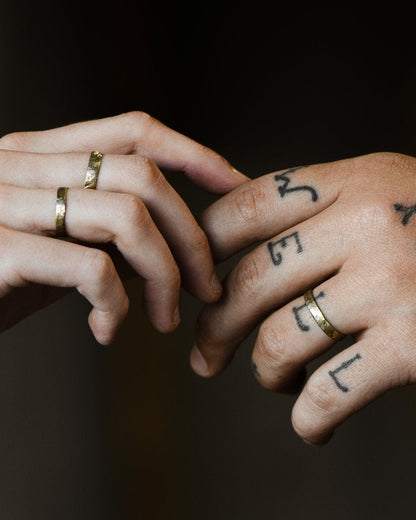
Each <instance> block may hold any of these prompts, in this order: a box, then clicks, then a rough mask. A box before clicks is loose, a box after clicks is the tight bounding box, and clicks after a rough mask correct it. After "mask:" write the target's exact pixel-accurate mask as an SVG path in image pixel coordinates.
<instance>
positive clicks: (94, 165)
mask: <svg viewBox="0 0 416 520" xmlns="http://www.w3.org/2000/svg"><path fill="white" fill-rule="evenodd" d="M102 160H103V154H102V153H101V152H97V151H95V150H94V151H93V152H91V155H90V160H89V163H88V168H87V174H86V176H85V182H84V188H85V189H91V190H95V188H96V187H97V181H98V174H99V173H100V168H101V161H102Z"/></svg>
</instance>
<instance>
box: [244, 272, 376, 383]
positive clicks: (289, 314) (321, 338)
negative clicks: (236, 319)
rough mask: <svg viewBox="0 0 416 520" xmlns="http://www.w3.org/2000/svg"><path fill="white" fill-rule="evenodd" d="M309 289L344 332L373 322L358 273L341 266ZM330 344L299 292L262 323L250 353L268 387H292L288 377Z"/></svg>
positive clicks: (356, 330)
mask: <svg viewBox="0 0 416 520" xmlns="http://www.w3.org/2000/svg"><path fill="white" fill-rule="evenodd" d="M313 293H314V297H315V300H316V302H317V304H318V305H319V308H320V309H321V310H322V312H323V314H324V316H325V317H326V318H327V319H328V321H329V322H330V323H331V325H332V326H333V327H334V328H335V329H336V330H338V331H340V332H341V333H342V334H344V335H351V334H353V335H356V334H359V333H363V332H364V331H365V330H367V329H369V328H371V327H372V326H373V324H374V323H375V320H376V318H377V316H376V315H375V314H374V313H373V309H372V307H373V306H372V305H371V298H372V295H371V293H370V292H369V291H368V290H367V287H365V286H364V285H363V284H362V283H361V280H360V279H359V277H358V276H357V272H356V271H352V270H351V269H349V270H344V269H343V270H342V271H341V272H340V273H339V274H337V275H335V276H334V277H332V278H330V279H329V280H327V281H325V282H324V283H323V284H320V285H318V286H317V287H316V288H315V289H314V291H313ZM334 344H335V341H334V339H332V338H330V337H329V336H327V335H326V334H325V332H323V331H322V330H321V329H320V327H319V326H318V325H317V323H316V322H315V320H314V319H313V317H312V314H311V313H310V311H309V309H308V307H307V306H306V304H305V300H304V298H303V296H301V297H300V298H297V299H296V300H293V301H291V302H290V303H288V304H287V305H285V306H283V307H282V308H281V309H279V310H277V311H276V312H274V313H273V314H271V315H270V316H269V317H268V318H267V319H266V320H264V322H263V323H262V324H261V326H260V328H259V331H258V335H257V338H256V342H255V346H254V349H253V356H252V362H253V367H255V370H254V374H255V377H256V378H257V380H258V382H259V383H260V384H261V385H262V386H263V387H265V388H267V389H269V390H273V391H285V390H286V389H287V388H293V387H294V385H292V384H291V383H292V381H295V380H296V378H297V377H298V374H299V373H301V372H302V371H303V369H304V367H305V366H306V365H307V364H308V363H310V362H311V361H312V360H314V359H316V358H317V357H319V356H321V355H322V354H324V353H325V352H326V351H328V350H330V349H331V348H332V347H333V346H334Z"/></svg>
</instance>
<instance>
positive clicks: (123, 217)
mask: <svg viewBox="0 0 416 520" xmlns="http://www.w3.org/2000/svg"><path fill="white" fill-rule="evenodd" d="M55 204H56V191H55V190H31V189H24V188H16V187H14V186H4V185H3V186H0V224H2V225H3V226H7V227H8V228H13V229H15V230H18V231H25V232H30V233H37V234H43V235H54V234H55V211H54V208H55ZM65 227H66V231H67V234H68V236H71V237H73V238H75V239H78V240H80V241H84V242H90V243H108V242H113V243H114V244H115V245H116V246H117V248H118V249H119V251H120V252H121V254H122V255H123V257H124V258H125V259H126V261H127V262H128V263H129V264H130V265H131V267H133V269H134V270H135V271H136V272H137V273H138V274H139V275H140V276H142V277H143V278H144V280H145V283H144V297H145V311H146V313H147V315H148V317H149V319H150V321H151V322H152V323H153V325H154V326H155V327H156V328H157V329H158V330H159V331H161V332H167V331H171V330H173V329H174V328H175V327H176V325H177V324H178V321H179V309H178V297H179V286H180V276H179V272H178V268H177V266H176V263H175V261H174V259H173V257H172V254H171V252H170V250H169V247H168V245H167V244H166V242H165V240H164V239H163V237H162V235H161V234H160V232H159V230H158V229H157V227H156V226H155V224H154V223H153V222H152V219H151V218H150V215H149V213H148V211H147V209H146V207H145V205H144V204H143V203H142V202H141V201H140V200H139V199H137V198H136V197H134V196H133V195H129V194H120V193H109V192H101V191H95V190H75V189H70V190H69V191H68V196H67V211H66V219H65ZM81 268H82V266H81Z"/></svg>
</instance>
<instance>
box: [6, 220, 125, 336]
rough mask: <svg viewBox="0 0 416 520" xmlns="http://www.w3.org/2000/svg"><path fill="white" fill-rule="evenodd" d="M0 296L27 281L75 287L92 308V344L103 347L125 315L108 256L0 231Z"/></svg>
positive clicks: (120, 289)
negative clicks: (1, 244) (0, 243)
mask: <svg viewBox="0 0 416 520" xmlns="http://www.w3.org/2000/svg"><path fill="white" fill-rule="evenodd" d="M1 239H2V243H3V245H4V249H3V254H2V259H1V278H0V280H1V281H0V298H3V297H4V296H6V295H7V294H9V293H10V292H11V291H12V290H13V288H19V287H23V286H25V285H27V284H28V283H36V284H43V285H53V286H57V287H76V288H77V290H78V291H79V292H80V293H81V294H82V295H83V296H85V298H87V300H88V301H89V302H90V303H91V305H92V306H93V309H92V310H91V312H90V315H89V318H88V321H89V325H90V327H91V330H92V332H93V334H94V336H95V338H96V340H97V341H98V342H99V343H101V344H103V345H108V344H110V343H112V342H113V341H114V339H115V336H116V333H117V331H118V329H119V328H120V326H121V324H122V322H123V321H124V319H125V317H126V314H127V311H128V298H127V295H126V292H125V290H124V287H123V284H122V283H121V281H120V278H119V277H118V274H117V272H116V270H115V267H114V265H113V262H112V261H111V258H110V257H109V256H108V255H107V254H106V253H104V252H102V251H100V250H98V249H92V248H88V247H85V246H81V245H78V244H73V243H69V242H65V241H61V240H55V239H53V238H49V237H42V236H38V235H32V234H28V233H22V232H19V231H14V230H9V229H6V228H1Z"/></svg>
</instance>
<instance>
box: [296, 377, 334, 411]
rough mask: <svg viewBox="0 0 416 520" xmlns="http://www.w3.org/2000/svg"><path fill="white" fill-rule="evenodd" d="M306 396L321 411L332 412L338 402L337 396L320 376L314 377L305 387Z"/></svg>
mask: <svg viewBox="0 0 416 520" xmlns="http://www.w3.org/2000/svg"><path fill="white" fill-rule="evenodd" d="M304 392H305V397H306V398H307V399H308V401H309V402H310V403H311V405H312V407H313V408H315V409H317V410H318V411H319V412H320V413H325V414H328V413H330V412H331V411H332V410H333V409H334V406H335V404H336V396H335V394H334V392H331V390H330V388H329V387H328V385H327V384H326V383H324V382H323V381H322V380H321V379H320V378H316V379H315V378H312V379H311V380H310V381H309V382H308V384H307V385H306V387H305V389H304Z"/></svg>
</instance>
